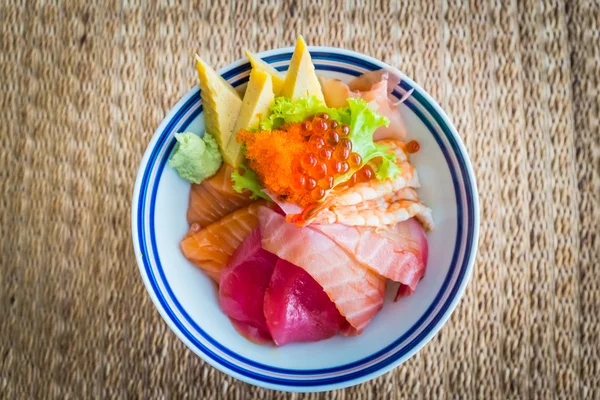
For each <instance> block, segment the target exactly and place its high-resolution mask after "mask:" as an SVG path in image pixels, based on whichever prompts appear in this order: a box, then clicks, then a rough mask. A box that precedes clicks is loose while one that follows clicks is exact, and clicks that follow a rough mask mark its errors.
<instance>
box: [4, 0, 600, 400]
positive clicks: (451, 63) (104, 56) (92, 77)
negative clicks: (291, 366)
mask: <svg viewBox="0 0 600 400" xmlns="http://www.w3.org/2000/svg"><path fill="white" fill-rule="evenodd" d="M300 33H301V34H303V35H304V36H305V38H306V40H307V42H308V43H310V44H313V45H329V46H338V47H344V48H348V49H353V50H356V51H359V52H363V53H366V54H369V55H372V56H374V57H376V58H379V59H381V60H383V61H385V62H387V63H389V64H391V65H393V66H396V67H398V68H399V69H401V70H402V71H404V72H405V73H406V74H407V75H409V76H411V77H413V78H414V79H415V80H416V81H417V82H419V83H420V84H421V85H422V86H423V87H424V88H425V89H426V90H427V91H429V92H430V93H431V94H432V95H433V96H434V97H435V98H436V99H437V100H438V101H439V102H440V104H441V105H442V107H443V108H444V109H445V110H447V112H448V113H449V115H450V117H451V118H452V119H453V121H454V123H455V124H456V126H457V128H458V131H459V132H460V133H461V135H462V137H463V139H464V141H465V143H466V146H467V148H468V151H469V154H470V156H471V159H472V161H473V164H474V169H475V173H476V175H477V181H478V184H479V193H480V201H481V213H482V214H481V237H480V245H479V253H478V258H477V262H476V265H475V270H474V275H473V279H472V281H471V283H470V285H469V287H468V289H467V291H466V294H465V297H464V298H463V300H462V301H461V303H460V304H459V306H458V308H457V310H456V312H455V313H454V314H453V316H452V318H451V319H450V321H449V322H448V324H447V325H446V326H445V327H444V328H443V329H442V330H441V332H440V333H439V334H438V335H437V336H436V337H435V339H434V340H433V341H432V342H431V343H429V344H428V345H427V346H426V347H425V348H424V349H423V350H422V351H420V352H419V353H418V354H417V355H416V356H414V357H413V358H412V359H410V360H409V361H407V362H406V363H404V364H403V365H401V366H400V367H399V368H397V369H395V370H394V371H392V372H390V373H387V374H385V375H383V376H381V377H379V378H377V379H375V380H373V381H371V382H368V383H365V384H362V385H358V386H356V387H352V388H349V389H346V390H339V391H334V392H330V393H326V394H308V395H298V394H287V393H278V392H274V391H269V390H263V389H260V388H257V387H254V386H251V385H247V384H244V383H242V382H239V381H236V380H234V379H232V378H230V377H228V376H226V375H224V374H222V373H220V372H218V371H216V370H215V369H213V368H211V367H210V366H208V365H207V364H205V363H204V362H203V361H202V360H200V359H199V358H198V357H196V356H195V355H194V354H193V353H192V352H191V351H189V350H187V349H186V348H185V346H184V345H183V343H182V342H180V341H179V340H178V339H177V338H176V337H175V335H174V334H173V333H172V332H171V331H170V330H169V329H168V328H167V326H166V324H165V323H164V322H163V321H162V320H161V318H160V316H159V314H158V313H157V311H156V310H155V308H154V307H153V305H152V303H151V301H150V299H149V297H148V295H147V294H146V292H145V289H144V287H143V284H142V280H141V279H140V277H139V273H138V268H137V266H136V262H135V258H134V254H133V251H132V246H131V240H130V235H131V231H130V204H131V195H132V191H133V182H134V178H135V173H136V170H137V166H138V164H139V162H140V160H141V157H142V153H143V151H144V149H145V146H146V144H147V143H148V141H149V140H150V137H151V135H152V134H153V132H154V129H155V128H156V126H157V125H158V124H159V122H160V121H161V120H162V118H163V117H164V116H165V114H166V112H167V111H168V110H169V109H170V108H171V107H172V106H173V105H174V104H175V102H176V101H177V100H178V98H179V97H180V96H182V95H183V94H184V93H185V92H186V91H187V90H188V89H189V88H190V87H191V86H192V85H194V84H195V83H196V74H195V72H194V61H193V54H194V52H196V51H197V52H199V53H200V54H201V55H202V56H203V58H205V59H206V60H207V61H208V62H209V63H210V64H212V65H214V66H215V67H221V66H223V65H225V64H227V63H229V62H231V61H233V60H235V59H237V58H239V57H241V56H242V55H243V51H244V48H249V49H252V50H255V51H261V50H267V49H271V48H276V47H282V46H290V45H292V44H293V43H294V41H295V38H296V36H297V35H298V34H300ZM599 43H600V4H599V3H598V2H597V1H594V0H574V1H568V2H567V1H559V0H523V1H518V2H517V1H516V0H508V1H499V0H488V1H475V0H470V1H468V0H456V1H450V0H424V1H422V2H412V1H406V0H326V1H316V0H297V1H277V0H253V1H241V0H237V1H233V2H229V1H226V0H213V1H204V2H197V1H194V0H184V1H182V2H179V1H166V0H161V1H150V0H127V1H124V0H107V1H89V0H72V1H71V0H70V1H58V0H44V1H42V0H38V1H36V0H31V1H25V0H12V1H2V2H1V4H0V85H1V89H0V110H1V111H0V202H1V203H0V239H1V240H0V398H3V399H13V398H14V399H16V398H39V399H42V398H57V399H67V398H75V399H81V398H192V399H220V398H227V399H229V398H231V399H254V398H256V399H288V398H290V399H299V398H310V399H320V398H323V399H325V398H328V399H329V398H331V399H340V400H341V399H378V398H385V399H404V398H406V399H429V398H435V399H454V398H456V399H470V398H478V399H513V398H514V399H528V398H531V399H537V398H543V399H546V398H588V399H599V398H600V239H599V230H600V228H599V226H600V89H599V88H600V44H599Z"/></svg>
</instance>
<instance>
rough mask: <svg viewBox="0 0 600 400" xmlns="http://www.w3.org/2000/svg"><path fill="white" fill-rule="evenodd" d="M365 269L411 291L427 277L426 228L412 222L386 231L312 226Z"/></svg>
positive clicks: (336, 225) (338, 225) (368, 228)
mask: <svg viewBox="0 0 600 400" xmlns="http://www.w3.org/2000/svg"><path fill="white" fill-rule="evenodd" d="M313 228H314V229H318V230H319V231H321V232H323V233H324V234H325V235H327V236H328V237H329V238H330V239H332V240H333V241H334V242H336V243H337V244H338V245H340V246H341V247H342V248H343V249H344V250H346V251H347V252H348V253H350V254H353V255H354V258H356V260H357V261H358V262H360V263H362V264H364V265H365V266H367V267H369V268H370V269H372V270H373V271H375V272H377V273H378V274H380V275H383V276H385V277H386V278H388V279H391V280H392V281H395V282H400V283H402V284H404V285H406V286H408V287H410V288H411V289H412V290H414V289H415V287H416V286H417V283H419V280H421V278H422V277H423V275H424V274H425V267H426V266H427V255H428V246H427V238H426V237H425V232H424V231H423V227H422V226H421V225H420V224H419V223H418V222H417V221H415V219H414V218H413V219H410V220H408V221H404V222H399V223H397V224H396V225H394V226H392V227H389V228H387V229H376V228H371V227H366V226H346V225H341V224H332V225H313Z"/></svg>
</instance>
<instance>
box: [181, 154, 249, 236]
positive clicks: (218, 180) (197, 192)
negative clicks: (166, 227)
mask: <svg viewBox="0 0 600 400" xmlns="http://www.w3.org/2000/svg"><path fill="white" fill-rule="evenodd" d="M233 171H234V169H233V168H232V167H230V166H229V165H227V164H225V163H223V165H222V166H221V168H220V169H219V171H218V172H217V173H216V175H214V176H212V177H211V178H209V179H207V180H205V181H204V182H202V183H201V184H192V188H191V189H190V203H189V206H188V211H187V221H188V223H189V224H190V225H192V224H194V223H196V224H199V225H200V226H201V227H205V226H208V225H210V224H212V223H213V222H215V221H218V220H220V219H221V218H223V217H224V216H226V215H228V214H230V213H232V212H233V211H235V210H238V209H240V208H242V207H245V206H247V205H248V204H250V203H251V202H252V200H250V193H238V192H236V191H235V190H233V183H232V181H231V174H232V173H233Z"/></svg>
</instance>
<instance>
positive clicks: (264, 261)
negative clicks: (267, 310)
mask: <svg viewBox="0 0 600 400" xmlns="http://www.w3.org/2000/svg"><path fill="white" fill-rule="evenodd" d="M276 262H277V256H275V255H274V254H271V253H269V252H268V251H266V250H264V249H263V248H262V247H261V237H260V230H259V229H258V228H256V229H254V230H253V231H252V232H251V233H250V235H249V236H248V237H247V238H246V239H245V240H244V241H243V242H242V244H241V245H240V247H238V249H237V250H236V251H235V253H233V255H232V256H231V259H230V260H229V263H228V264H227V267H225V269H223V271H222V272H221V282H220V286H219V301H220V303H221V309H222V310H223V312H224V313H225V314H226V315H227V316H228V317H229V318H231V319H232V322H233V324H234V326H235V327H236V329H238V331H239V332H240V333H241V334H242V335H244V336H245V337H246V338H247V339H248V340H251V341H253V342H256V343H264V342H265V341H267V340H268V339H270V338H271V335H270V334H269V329H268V327H267V323H266V321H265V314H264V312H263V300H264V297H265V290H266V289H267V287H268V286H269V282H270V281H271V275H272V274H273V269H274V268H275V263H276Z"/></svg>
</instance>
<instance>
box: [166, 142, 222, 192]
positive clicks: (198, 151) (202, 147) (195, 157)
mask: <svg viewBox="0 0 600 400" xmlns="http://www.w3.org/2000/svg"><path fill="white" fill-rule="evenodd" d="M175 139H176V140H177V144H176V145H175V150H174V151H173V154H172V155H171V159H170V160H169V166H170V167H171V168H174V169H175V170H176V171H177V173H178V174H179V176H180V177H182V178H183V179H185V180H187V181H189V182H192V183H201V182H202V181H203V180H205V179H207V178H210V177H211V176H213V175H214V174H216V173H217V171H218V170H219V168H220V167H221V164H222V163H223V157H221V153H220V152H219V146H218V145H217V141H216V140H215V138H214V137H213V136H212V135H211V134H210V133H205V134H204V137H203V138H201V137H200V136H198V135H196V134H195V133H191V132H183V133H176V134H175Z"/></svg>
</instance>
